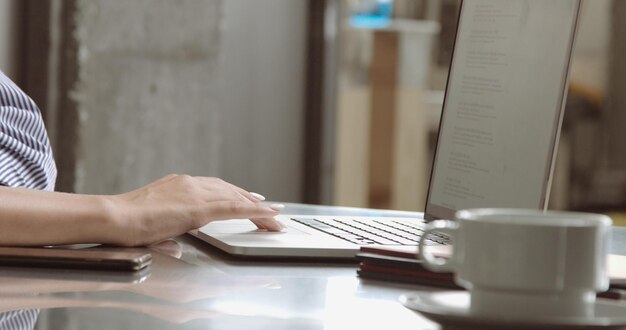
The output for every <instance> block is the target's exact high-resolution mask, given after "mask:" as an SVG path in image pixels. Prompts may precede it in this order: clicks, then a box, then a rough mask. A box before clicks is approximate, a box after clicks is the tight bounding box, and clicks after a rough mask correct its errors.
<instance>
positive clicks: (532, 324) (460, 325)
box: [400, 291, 626, 330]
mask: <svg viewBox="0 0 626 330" xmlns="http://www.w3.org/2000/svg"><path fill="white" fill-rule="evenodd" d="M400 302H401V303H402V304H403V305H404V306H405V307H406V308H408V309H411V310H413V311H415V312H418V313H420V314H422V315H423V316H425V317H426V318H428V319H430V320H432V321H434V322H436V323H439V324H440V325H441V326H442V328H444V329H529V328H532V329H544V330H548V329H549V330H555V329H603V330H606V329H623V328H626V303H625V302H620V301H618V300H609V299H600V298H599V299H597V300H596V302H595V315H594V316H588V317H537V318H533V319H522V318H520V319H511V318H504V317H498V316H472V315H471V313H470V310H469V306H470V296H469V292H467V291H443V292H415V293H408V294H405V295H402V296H401V297H400ZM520 308H523V306H520Z"/></svg>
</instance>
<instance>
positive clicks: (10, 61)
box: [0, 0, 22, 80]
mask: <svg viewBox="0 0 626 330" xmlns="http://www.w3.org/2000/svg"><path fill="white" fill-rule="evenodd" d="M18 1H19V0H0V70H2V71H3V72H4V73H6V75H7V76H9V77H11V78H12V79H15V80H19V79H18V78H19V65H20V64H21V63H20V61H19V52H18V48H19V37H20V35H21V32H22V31H21V29H20V25H19V22H18V20H17V18H16V16H17V15H16V14H17V7H18Z"/></svg>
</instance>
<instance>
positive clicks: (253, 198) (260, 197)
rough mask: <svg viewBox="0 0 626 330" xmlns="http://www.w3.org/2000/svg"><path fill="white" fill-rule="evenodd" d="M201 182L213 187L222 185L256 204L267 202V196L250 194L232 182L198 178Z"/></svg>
mask: <svg viewBox="0 0 626 330" xmlns="http://www.w3.org/2000/svg"><path fill="white" fill-rule="evenodd" d="M197 178H198V179H199V180H201V181H203V182H205V183H208V184H210V185H211V186H213V185H216V184H221V185H224V186H226V187H228V188H231V189H232V190H234V191H236V192H238V193H239V194H241V196H243V197H244V198H245V199H247V200H249V201H251V202H254V203H258V202H262V201H264V200H265V196H263V195H261V194H258V193H254V192H249V191H248V190H246V189H243V188H241V187H239V186H237V185H234V184H232V183H230V182H227V181H224V180H222V179H219V178H210V177H197Z"/></svg>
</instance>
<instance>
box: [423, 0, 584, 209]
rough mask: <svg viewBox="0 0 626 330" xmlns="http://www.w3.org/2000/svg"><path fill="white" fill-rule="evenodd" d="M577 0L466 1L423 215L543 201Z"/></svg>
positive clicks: (536, 204) (537, 205)
mask: <svg viewBox="0 0 626 330" xmlns="http://www.w3.org/2000/svg"><path fill="white" fill-rule="evenodd" d="M579 9H580V0H465V1H463V3H462V5H461V9H460V10H461V12H460V15H459V23H458V30H457V36H456V41H455V47H454V54H453V57H452V63H451V66H450V72H449V75H448V85H447V87H446V96H445V100H444V106H443V112H442V117H441V123H440V128H439V137H438V142H437V149H436V152H435V160H434V163H433V170H432V174H431V181H430V186H429V191H428V200H427V204H426V212H425V213H426V218H427V219H434V218H444V219H446V218H447V219H451V218H452V217H453V215H454V212H455V211H456V210H459V209H463V208H476V207H515V208H533V209H537V208H539V209H541V208H545V207H546V204H547V199H548V194H549V187H550V177H551V173H552V167H553V163H554V160H555V154H556V145H557V143H558V136H559V132H560V126H561V120H562V116H563V108H564V103H565V95H566V89H567V76H568V71H569V62H570V57H571V52H572V45H573V40H574V35H575V30H576V23H577V20H578V12H579Z"/></svg>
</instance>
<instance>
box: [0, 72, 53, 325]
mask: <svg viewBox="0 0 626 330" xmlns="http://www.w3.org/2000/svg"><path fill="white" fill-rule="evenodd" d="M56 174H57V170H56V166H55V164H54V158H53V156H52V148H51V147H50V141H49V139H48V133H47V132H46V128H45V126H44V123H43V119H42V117H41V112H39V108H38V107H37V105H36V104H35V102H33V100H32V99H31V98H30V97H28V96H27V95H26V94H25V93H24V92H23V91H22V90H21V89H20V88H19V87H17V85H15V83H13V81H11V79H9V78H8V77H7V76H6V75H5V74H4V73H3V72H2V71H0V185H3V186H8V187H19V188H29V189H39V190H47V191H53V190H54V182H55V180H56ZM38 315H39V310H38V309H26V310H17V311H10V312H2V313H0V330H5V329H7V330H8V329H11V330H18V329H19V330H21V329H24V330H26V329H34V328H35V323H36V321H37V316H38Z"/></svg>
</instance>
